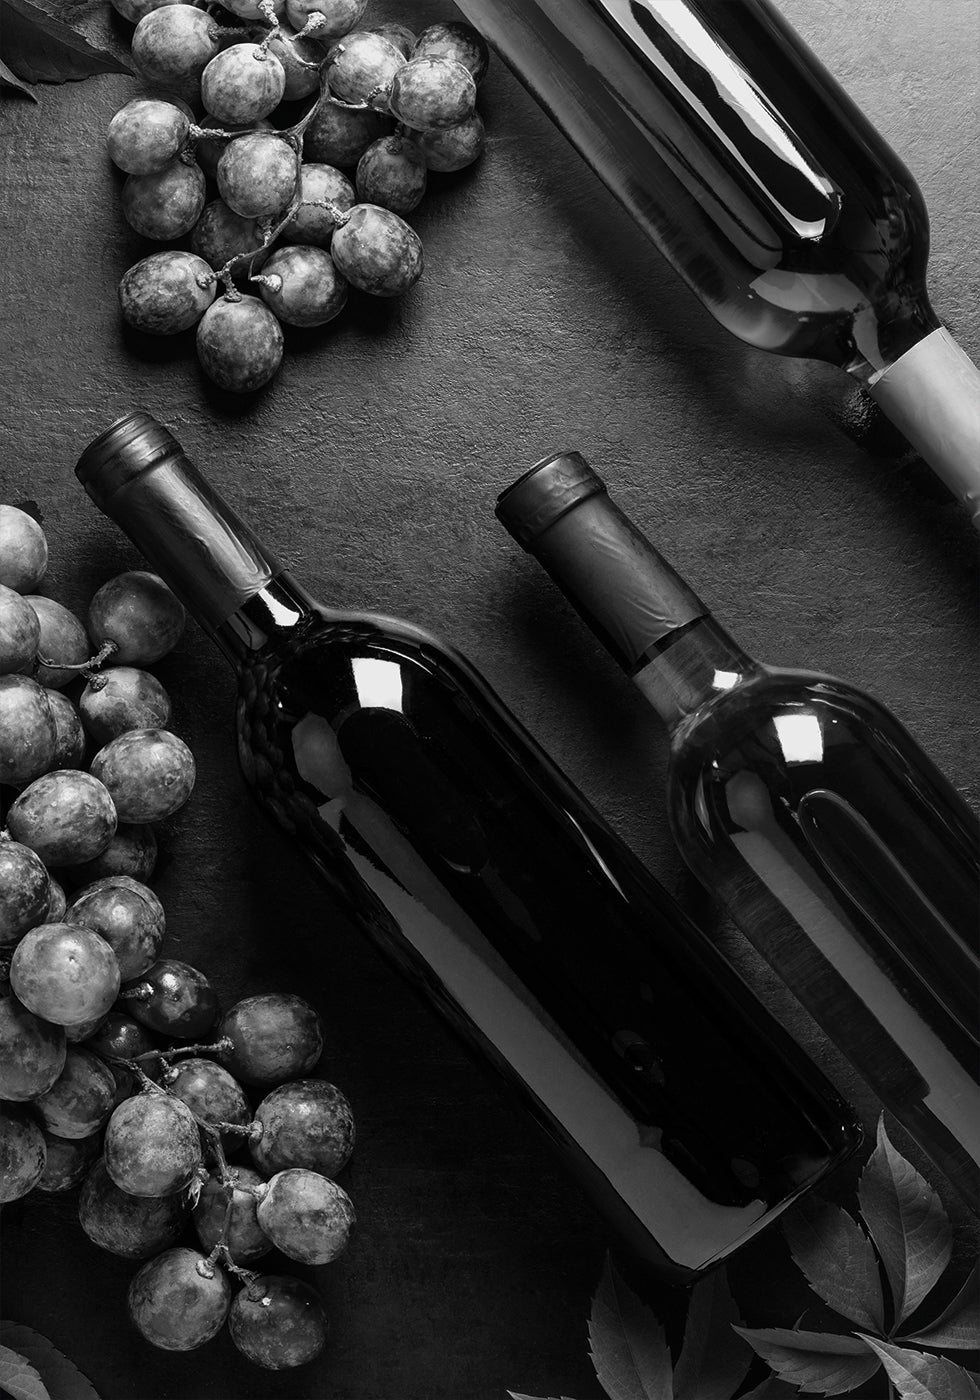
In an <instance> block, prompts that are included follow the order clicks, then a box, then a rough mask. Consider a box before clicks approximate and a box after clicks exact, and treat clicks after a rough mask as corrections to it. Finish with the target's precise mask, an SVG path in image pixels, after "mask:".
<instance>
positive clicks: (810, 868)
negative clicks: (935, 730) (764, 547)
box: [497, 452, 980, 1208]
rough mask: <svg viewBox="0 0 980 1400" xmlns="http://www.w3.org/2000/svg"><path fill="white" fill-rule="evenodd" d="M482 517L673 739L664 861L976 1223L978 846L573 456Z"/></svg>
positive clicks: (901, 753)
mask: <svg viewBox="0 0 980 1400" xmlns="http://www.w3.org/2000/svg"><path fill="white" fill-rule="evenodd" d="M497 515H498V517H499V519H500V520H501V522H502V523H503V525H504V526H505V528H506V529H507V530H508V531H509V532H510V533H511V535H512V536H513V537H514V538H515V539H516V540H517V541H518V542H519V543H520V544H522V545H523V547H524V548H525V549H526V550H528V551H529V552H530V553H531V554H533V555H534V557H535V558H536V559H537V560H538V561H539V562H540V563H541V564H542V565H543V566H544V568H545V569H546V570H547V572H548V573H549V574H550V575H551V577H552V578H553V579H554V581H555V582H556V583H557V584H558V587H559V588H560V589H561V590H562V592H563V593H564V594H565V596H566V597H567V598H568V600H569V601H570V602H571V604H572V606H573V607H574V608H575V609H576V610H577V611H578V612H579V613H580V614H581V616H582V617H583V619H584V620H585V622H586V623H587V624H588V625H589V627H590V628H591V629H592V631H593V632H594V633H595V634H596V636H597V637H598V638H599V640H600V641H601V642H602V643H603V644H604V645H605V647H606V648H607V649H608V650H609V652H610V653H611V654H612V655H613V656H614V657H615V658H616V660H617V661H618V662H619V663H620V665H621V666H622V667H623V668H624V669H625V670H626V672H627V674H628V675H630V676H631V677H632V679H633V680H634V681H635V683H636V684H637V686H638V687H639V688H640V690H641V691H642V693H643V694H644V695H645V696H646V697H647V699H648V700H649V701H650V703H651V704H652V705H653V707H654V708H655V709H656V710H657V712H658V713H659V715H660V716H661V718H662V719H663V720H664V722H665V724H666V725H667V728H668V730H669V732H670V764H669V769H668V794H667V805H668V812H669V816H670V824H671V828H672V831H673V834H674V837H675V839H676V841H677V844H678V845H679V847H680V849H681V852H682V854H683V855H684V857H685V859H686V860H687V862H688V864H689V865H690V866H691V868H692V870H693V871H694V872H695V873H696V874H697V875H698V876H699V877H700V878H701V880H702V881H703V882H704V883H705V885H707V886H708V888H709V889H710V890H713V891H714V892H716V893H717V894H719V895H720V896H721V898H722V899H723V900H724V901H725V902H726V903H727V905H728V906H729V908H730V910H731V912H732V914H733V915H734V917H735V919H736V921H737V922H738V923H739V925H740V926H741V928H742V930H743V931H744V933H745V934H746V935H747V936H748V938H749V939H750V940H751V942H752V943H753V944H754V945H755V947H756V948H757V949H758V950H759V951H760V952H761V953H762V954H763V955H764V957H765V958H767V959H768V961H769V963H770V965H771V966H772V967H773V969H774V970H775V971H776V972H777V973H778V974H779V975H780V976H781V977H782V979H783V980H784V981H785V982H786V983H787V985H788V986H789V988H790V989H791V990H792V992H793V993H794V994H795V996H796V998H797V999H798V1001H799V1002H800V1003H801V1004H802V1005H803V1006H804V1007H805V1008H806V1010H807V1011H808V1012H809V1013H810V1014H811V1016H812V1017H813V1019H814V1020H815V1021H816V1022H817V1024H818V1025H819V1026H820V1027H822V1029H823V1031H824V1032H825V1033H826V1035H827V1036H828V1037H829V1039H830V1040H831V1041H833V1042H834V1044H836V1045H837V1046H838V1047H839V1049H840V1050H841V1051H842V1052H843V1053H844V1054H845V1055H846V1056H847V1057H848V1058H849V1060H850V1061H851V1063H852V1065H853V1066H854V1067H855V1068H856V1069H857V1070H858V1072H859V1073H860V1074H861V1075H862V1077H863V1078H864V1079H865V1080H866V1082H867V1083H868V1084H869V1085H870V1086H871V1087H872V1088H873V1089H874V1091H875V1092H876V1094H877V1095H878V1097H879V1098H880V1099H881V1101H882V1103H883V1104H884V1105H885V1106H886V1107H887V1108H888V1109H889V1110H890V1111H891V1112H892V1113H893V1114H894V1115H895V1116H896V1117H897V1118H898V1119H899V1120H900V1121H901V1122H902V1123H903V1124H904V1125H905V1127H906V1128H907V1129H908V1130H909V1132H910V1133H912V1134H913V1136H914V1137H915V1138H917V1140H918V1141H919V1143H920V1144H921V1146H922V1148H923V1149H924V1150H925V1151H926V1152H927V1153H928V1154H929V1155H930V1156H931V1157H932V1159H933V1161H934V1162H935V1163H936V1165H937V1166H938V1167H939V1168H940V1169H941V1170H942V1171H944V1172H945V1174H946V1175H947V1176H948V1178H949V1179H950V1181H951V1182H952V1183H953V1184H954V1185H955V1186H956V1187H957V1189H958V1190H959V1191H960V1193H961V1194H962V1195H963V1197H964V1199H966V1200H967V1201H968V1202H969V1203H970V1204H971V1205H973V1206H974V1208H975V1202H976V1194H977V1183H978V1176H977V1165H978V1163H980V1089H978V1087H977V1082H976V1074H977V1067H978V1065H980V1053H978V1034H980V1006H978V991H980V976H978V973H980V947H978V933H980V828H978V824H977V820H976V818H975V816H974V815H973V813H972V811H971V810H970V808H969V807H968V806H967V804H966V803H965V802H964V801H963V799H962V798H961V797H960V796H959V794H958V793H957V792H956V791H955V790H954V789H953V787H952V786H951V785H950V784H949V783H948V782H947V781H946V779H945V778H944V777H943V776H942V774H941V773H939V772H938V770H937V769H936V768H935V767H934V766H933V764H932V763H931V762H930V760H929V759H928V758H927V757H926V755H925V754H924V753H923V752H922V751H921V749H920V748H919V747H918V745H917V744H916V743H915V741H914V740H913V739H912V737H911V736H910V735H909V734H908V733H907V731H906V730H905V729H903V728H902V726H901V725H900V724H899V722H898V721H897V720H896V719H895V718H894V717H893V716H892V715H891V714H890V713H889V712H888V711H887V710H886V709H885V708H884V707H883V706H882V705H880V704H879V703H878V702H877V701H876V700H874V699H873V698H872V697H871V696H870V695H867V694H865V693H864V692H863V691H860V690H858V689H856V688H855V687H853V686H850V685H847V684H845V683H844V682H843V681H838V680H835V679H833V678H832V677H830V676H824V675H820V674H817V673H812V672H809V671H791V670H781V669H776V668H773V667H769V666H764V665H761V664H760V663H759V662H757V661H755V660H753V658H752V657H750V656H748V655H747V654H746V653H745V652H744V651H743V650H742V649H741V647H740V646H739V645H738V644H737V642H735V641H734V640H733V638H732V637H730V636H729V635H728V633H727V632H725V631H724V629H723V628H722V627H721V626H719V624H718V623H717V622H716V621H715V620H714V618H713V617H712V616H711V614H710V613H709V612H708V609H707V608H706V607H705V606H704V604H703V603H702V602H701V601H700V599H699V598H697V597H696V596H695V594H694V593H693V592H692V591H691V589H690V588H688V586H687V584H686V583H684V582H683V580H682V579H680V578H679V577H678V575H677V574H676V573H675V572H674V571H673V569H671V567H670V565H669V564H667V563H666V562H665V561H664V560H663V559H662V558H661V556H660V555H659V554H658V553H657V552H656V550H655V549H654V548H653V546H652V545H651V544H650V543H649V541H648V540H646V539H645V538H644V536H643V535H642V534H641V533H640V531H639V530H638V529H637V528H636V527H635V526H634V525H633V523H632V522H631V521H630V520H629V519H628V518H627V517H626V516H625V515H624V514H623V513H622V511H620V510H619V509H618V507H617V506H616V505H615V504H614V503H613V502H612V501H611V500H610V499H609V496H608V494H607V492H606V488H605V486H604V485H603V483H602V481H601V480H600V479H599V477H598V476H597V475H596V474H595V473H594V472H593V471H592V469H591V468H590V467H589V466H588V464H587V463H586V462H585V461H584V459H583V458H582V457H581V456H580V455H579V454H578V453H576V452H571V453H565V454H559V455H557V456H554V457H549V458H545V459H544V460H543V461H542V462H539V463H538V464H537V466H535V467H532V468H531V470H530V471H529V472H528V473H526V474H525V475H524V476H523V477H521V478H520V480H519V481H517V482H516V483H515V484H514V485H513V486H511V487H510V488H509V489H508V490H506V491H505V492H503V494H502V495H501V496H500V498H499V500H498V503H497Z"/></svg>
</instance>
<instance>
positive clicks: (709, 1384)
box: [673, 1269, 752, 1400]
mask: <svg viewBox="0 0 980 1400" xmlns="http://www.w3.org/2000/svg"><path fill="white" fill-rule="evenodd" d="M738 1320H739V1316H738V1308H737V1307H736V1304H735V1300H734V1298H733V1297H732V1294H731V1289H730V1288H729V1286H728V1279H727V1277H726V1274H725V1271H724V1269H715V1270H714V1272H713V1273H710V1274H709V1275H708V1276H707V1278H705V1279H703V1280H702V1281H701V1282H700V1283H699V1284H698V1285H697V1286H696V1287H695V1288H694V1289H693V1290H692V1292H691V1301H690V1304H689V1306H688V1310H687V1320H686V1322H685V1324H684V1344H683V1346H682V1347H681V1354H680V1356H679V1357H678V1358H677V1365H676V1366H675V1367H674V1380H673V1387H674V1397H675V1400H730V1398H731V1396H733V1395H734V1394H735V1392H736V1390H737V1389H738V1387H739V1386H740V1385H741V1383H742V1381H743V1380H744V1379H745V1373H746V1372H747V1371H748V1369H749V1366H750V1365H751V1364H752V1350H751V1348H750V1347H748V1346H746V1344H745V1341H744V1340H743V1339H742V1338H741V1337H740V1336H739V1335H738V1333H737V1332H735V1330H734V1324H735V1323H736V1322H738Z"/></svg>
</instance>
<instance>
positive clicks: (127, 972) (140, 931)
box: [65, 879, 166, 982]
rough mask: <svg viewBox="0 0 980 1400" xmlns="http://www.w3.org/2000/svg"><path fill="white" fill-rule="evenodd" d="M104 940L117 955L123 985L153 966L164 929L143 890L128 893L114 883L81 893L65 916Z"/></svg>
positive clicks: (157, 904) (149, 895) (152, 901)
mask: <svg viewBox="0 0 980 1400" xmlns="http://www.w3.org/2000/svg"><path fill="white" fill-rule="evenodd" d="M65 918H66V922H67V923H69V924H80V925H81V926H82V927H83V928H88V929H91V930H92V932H93V933H97V934H98V935H99V937H100V938H104V939H105V941H106V942H107V943H108V945H109V947H110V948H111V949H112V951H113V952H114V953H115V955H116V961H117V962H118V964H119V972H120V975H121V976H122V980H123V981H124V982H129V981H131V980H132V979H133V978H134V977H139V976H140V974H141V973H144V972H145V971H146V970H147V968H148V967H151V966H152V965H153V963H154V962H156V959H157V954H158V953H159V951H160V945H161V943H162V942H163V936H164V932H165V929H166V920H165V919H164V914H163V908H162V906H161V905H160V901H159V900H158V899H157V898H156V896H155V895H154V894H153V892H152V891H151V890H148V889H146V887H145V886H139V888H138V889H135V890H134V889H130V888H128V887H127V886H125V885H119V884H116V883H115V882H114V881H113V880H111V879H110V880H105V881H101V882H100V883H99V884H98V885H96V886H94V887H92V888H89V889H83V890H81V891H80V892H79V893H78V894H77V895H76V896H75V898H74V899H73V900H72V902H71V907H70V908H69V910H68V912H67V914H66V916H65Z"/></svg>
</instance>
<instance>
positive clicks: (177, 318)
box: [119, 224, 217, 335]
mask: <svg viewBox="0 0 980 1400" xmlns="http://www.w3.org/2000/svg"><path fill="white" fill-rule="evenodd" d="M194 226H195V228H196V227H197V225H196V224H195V225H194ZM210 277H211V268H210V267H209V266H208V264H207V263H206V262H205V261H204V259H203V258H201V257H198V256H197V254H196V253H185V252H182V251H181V250H179V249H170V250H168V251H167V252H163V253H151V254H150V256H149V257H148V258H142V259H141V260H140V261H139V262H138V263H134V264H133V266H132V267H131V268H129V269H128V271H126V272H124V273H123V275H122V279H121V280H120V283H119V309H120V311H121V312H122V318H123V320H124V321H125V322H126V324H127V325H128V326H132V327H133V329H134V330H137V331H142V332H143V334H144V335H177V334H178V333H179V332H180V331H186V330H188V329H189V328H190V327H191V326H193V325H195V324H196V323H197V322H198V321H199V320H200V319H201V317H202V316H203V315H204V313H205V311H207V309H208V307H209V306H210V305H211V303H212V302H213V301H214V298H215V296H216V295H217V288H216V286H215V284H214V282H213V281H209V280H208V279H209V278H210Z"/></svg>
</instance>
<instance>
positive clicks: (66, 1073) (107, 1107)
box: [34, 1047, 116, 1139]
mask: <svg viewBox="0 0 980 1400" xmlns="http://www.w3.org/2000/svg"><path fill="white" fill-rule="evenodd" d="M115 1093H116V1081H115V1080H114V1079H113V1077H112V1072H111V1071H110V1069H109V1067H108V1065H104V1064H103V1063H102V1061H101V1060H100V1059H99V1058H98V1057H97V1056H95V1055H93V1054H92V1053H91V1052H90V1051H88V1050H85V1049H83V1048H81V1047H78V1048H69V1050H68V1053H67V1056H66V1058H65V1067H64V1069H63V1070H62V1071H61V1074H60V1075H59V1076H58V1078H57V1079H56V1080H55V1082H54V1083H53V1084H52V1085H51V1088H50V1089H49V1090H48V1091H47V1093H46V1094H41V1095H40V1096H39V1097H38V1098H37V1099H35V1100H34V1110H35V1112H36V1113H37V1115H38V1117H39V1118H40V1120H41V1122H42V1123H43V1124H44V1126H45V1128H47V1130H48V1132H49V1133H54V1134H55V1135H56V1136H57V1137H61V1138H72V1139H74V1138H86V1137H89V1136H91V1134H92V1133H97V1132H98V1131H99V1129H100V1128H101V1127H102V1125H103V1123H105V1121H106V1119H107V1118H108V1117H109V1114H110V1113H111V1112H112V1101H113V1098H114V1097H115Z"/></svg>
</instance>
